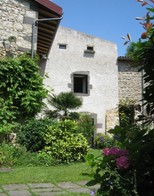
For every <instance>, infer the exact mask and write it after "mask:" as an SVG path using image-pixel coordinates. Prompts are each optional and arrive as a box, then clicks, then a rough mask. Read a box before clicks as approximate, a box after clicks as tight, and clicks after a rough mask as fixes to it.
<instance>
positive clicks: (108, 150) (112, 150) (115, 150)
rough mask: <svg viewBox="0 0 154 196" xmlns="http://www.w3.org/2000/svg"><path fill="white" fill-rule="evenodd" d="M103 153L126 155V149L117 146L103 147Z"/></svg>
mask: <svg viewBox="0 0 154 196" xmlns="http://www.w3.org/2000/svg"><path fill="white" fill-rule="evenodd" d="M103 154H104V155H105V156H109V155H115V156H117V157H120V156H124V155H128V151H127V150H124V149H120V148H117V147H112V148H104V149H103Z"/></svg>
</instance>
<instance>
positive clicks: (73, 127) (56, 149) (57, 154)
mask: <svg viewBox="0 0 154 196" xmlns="http://www.w3.org/2000/svg"><path fill="white" fill-rule="evenodd" d="M44 139H45V143H46V146H45V148H44V151H45V152H47V153H48V154H50V155H51V156H52V157H54V158H55V159H56V160H57V161H58V162H62V163H64V162H65V163H68V162H71V161H79V160H82V159H83V156H84V155H85V154H86V153H87V150H88V144H87V140H86V138H85V137H84V136H83V135H82V133H77V124H76V123H75V122H74V121H71V120H65V121H57V123H55V124H53V125H51V126H50V127H49V132H48V133H46V134H45V137H44Z"/></svg>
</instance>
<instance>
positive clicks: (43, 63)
mask: <svg viewBox="0 0 154 196" xmlns="http://www.w3.org/2000/svg"><path fill="white" fill-rule="evenodd" d="M46 63H47V60H46V59H41V60H40V62H39V68H40V73H41V76H42V77H44V76H45V70H46Z"/></svg>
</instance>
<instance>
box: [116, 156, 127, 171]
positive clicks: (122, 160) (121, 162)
mask: <svg viewBox="0 0 154 196" xmlns="http://www.w3.org/2000/svg"><path fill="white" fill-rule="evenodd" d="M116 166H117V167H118V168H119V169H127V168H128V167H129V160H128V157H127V156H121V157H118V158H117V159H116Z"/></svg>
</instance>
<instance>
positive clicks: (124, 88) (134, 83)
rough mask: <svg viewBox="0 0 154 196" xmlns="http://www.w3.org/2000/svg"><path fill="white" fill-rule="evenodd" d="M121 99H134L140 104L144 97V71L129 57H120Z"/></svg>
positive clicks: (119, 81) (119, 79)
mask: <svg viewBox="0 0 154 196" xmlns="http://www.w3.org/2000/svg"><path fill="white" fill-rule="evenodd" d="M118 83H119V84H118V86H119V99H120V100H124V99H128V100H133V101H134V102H135V103H136V104H139V103H140V101H141V99H142V73H141V71H139V67H136V66H134V64H133V61H132V60H131V59H129V58H127V57H119V58H118Z"/></svg>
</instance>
